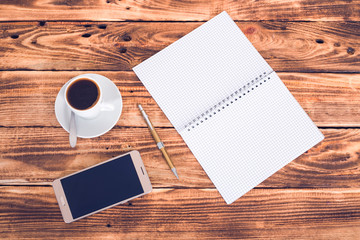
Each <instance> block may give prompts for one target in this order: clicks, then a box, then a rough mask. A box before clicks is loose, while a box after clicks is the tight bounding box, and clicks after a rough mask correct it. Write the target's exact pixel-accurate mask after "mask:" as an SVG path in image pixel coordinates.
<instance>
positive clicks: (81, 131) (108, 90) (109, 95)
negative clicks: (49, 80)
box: [55, 74, 122, 138]
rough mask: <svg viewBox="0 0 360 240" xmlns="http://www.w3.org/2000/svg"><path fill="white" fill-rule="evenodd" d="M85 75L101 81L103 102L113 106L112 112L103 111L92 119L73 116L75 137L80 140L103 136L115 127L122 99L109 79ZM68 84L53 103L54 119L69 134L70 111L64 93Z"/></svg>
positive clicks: (96, 75) (95, 75)
mask: <svg viewBox="0 0 360 240" xmlns="http://www.w3.org/2000/svg"><path fill="white" fill-rule="evenodd" d="M86 75H88V76H89V77H96V78H98V79H99V80H100V81H101V87H102V89H103V102H104V103H110V104H113V105H114V110H113V111H103V112H101V113H100V115H99V116H98V117H96V118H94V119H90V120H89V119H84V118H81V117H78V116H76V115H75V122H76V128H77V136H78V137H81V138H93V137H98V136H100V135H103V134H104V133H106V132H108V131H109V130H110V129H112V128H113V127H114V126H115V124H116V123H117V121H118V120H119V118H120V115H121V111H122V99H121V95H120V92H119V89H118V88H117V87H116V85H115V84H114V83H113V82H112V81H111V80H110V79H108V78H106V77H104V76H101V75H98V74H86ZM68 84H69V82H67V83H66V84H65V85H64V86H63V87H62V88H61V90H60V91H59V93H58V95H57V97H56V101H55V114H56V118H57V120H58V122H59V123H60V125H61V126H62V127H63V128H64V129H65V130H66V131H67V132H69V125H70V116H71V111H70V109H69V108H68V107H67V106H66V103H65V99H64V91H65V88H66V86H67V85H68Z"/></svg>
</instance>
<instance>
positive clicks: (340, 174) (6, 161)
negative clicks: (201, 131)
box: [0, 127, 360, 188]
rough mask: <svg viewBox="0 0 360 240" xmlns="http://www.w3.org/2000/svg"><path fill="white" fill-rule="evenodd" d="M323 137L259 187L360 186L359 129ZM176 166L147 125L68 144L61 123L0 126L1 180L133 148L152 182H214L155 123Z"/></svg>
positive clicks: (61, 172) (30, 177) (36, 177)
mask: <svg viewBox="0 0 360 240" xmlns="http://www.w3.org/2000/svg"><path fill="white" fill-rule="evenodd" d="M322 132H323V133H324V135H325V140H324V141H323V142H321V143H320V144H318V145H317V146H316V147H314V148H312V149H310V150H309V151H308V152H307V153H305V154H303V155H302V156H300V157H299V158H297V159H296V160H294V161H293V162H291V163H290V164H288V165H287V166H285V167H284V168H282V169H281V170H279V171H278V172H277V173H275V174H274V175H273V176H271V177H270V178H269V179H267V180H265V181H264V182H263V183H261V184H260V185H259V186H258V187H260V188H316V187H326V188H331V187H360V181H359V180H360V152H359V145H360V130H359V129H347V130H346V129H333V130H331V129H327V130H322ZM158 133H159V135H160V137H161V138H162V140H163V141H164V143H165V145H166V146H167V150H168V152H169V154H170V156H171V157H172V160H173V162H174V164H175V166H176V168H177V170H178V173H179V176H180V181H178V180H177V179H176V178H175V177H174V176H173V174H172V172H171V171H170V170H169V168H168V166H167V164H166V162H165V160H164V159H163V157H162V155H161V152H160V151H159V150H158V149H157V148H156V144H155V143H154V140H153V139H152V137H151V134H150V132H149V130H148V129H147V128H127V127H126V128H118V127H117V128H115V129H112V130H111V131H110V132H108V133H106V134H105V135H103V136H101V137H98V138H94V139H79V140H78V145H77V147H76V149H72V148H70V146H69V137H68V134H67V133H66V132H65V131H64V130H63V129H62V128H47V127H45V128H31V127H25V128H0V135H1V136H2V137H1V139H0V153H1V155H0V162H1V165H0V184H3V185H24V184H29V185H31V184H35V185H36V184H40V185H48V184H50V182H51V181H53V180H54V179H56V178H59V177H62V176H66V175H68V174H70V173H73V172H76V171H79V170H81V169H84V168H86V167H88V166H92V165H94V164H97V163H100V162H102V161H105V160H106V159H108V158H111V157H114V156H117V155H120V154H123V153H126V152H128V151H131V150H138V151H140V153H141V156H142V158H143V161H144V164H145V167H146V169H147V171H148V174H149V176H150V179H151V182H152V183H153V186H154V187H156V188H159V187H165V188H167V187H176V188H189V187H192V188H214V186H213V184H212V183H211V181H210V180H209V178H208V177H207V175H206V174H205V172H204V171H203V170H202V168H201V166H200V165H199V163H198V162H197V161H196V159H195V158H194V156H193V155H192V154H191V152H190V150H189V149H188V148H187V146H186V145H185V143H184V142H183V140H182V139H181V137H180V135H178V133H177V132H176V131H175V130H174V129H172V128H170V129H158Z"/></svg>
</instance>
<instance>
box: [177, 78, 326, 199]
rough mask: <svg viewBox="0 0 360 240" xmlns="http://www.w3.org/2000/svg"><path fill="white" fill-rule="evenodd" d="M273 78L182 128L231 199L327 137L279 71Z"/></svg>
mask: <svg viewBox="0 0 360 240" xmlns="http://www.w3.org/2000/svg"><path fill="white" fill-rule="evenodd" d="M269 77H270V79H268V78H266V80H267V81H266V82H262V83H261V84H260V83H258V84H256V85H254V87H253V88H254V90H252V89H251V88H250V93H247V91H246V95H245V96H244V95H242V94H241V96H242V97H241V98H239V97H235V98H237V100H236V101H235V100H234V101H233V103H230V104H229V106H228V107H225V109H222V108H221V111H220V112H218V113H217V114H216V115H213V116H212V117H209V118H208V120H206V121H204V122H203V123H201V124H199V125H196V126H195V128H190V131H187V129H185V130H183V131H182V132H180V135H181V136H182V137H183V139H184V140H185V142H186V144H187V145H188V147H189V148H190V150H191V152H192V153H193V154H194V156H195V157H196V159H197V160H198V161H199V162H200V164H201V166H202V167H203V169H204V170H205V172H206V173H207V175H208V176H209V178H210V179H211V181H212V182H213V183H214V185H215V186H216V188H217V189H218V191H219V192H220V194H221V195H222V197H223V198H224V200H225V201H226V203H228V204H230V203H232V202H234V201H235V200H236V199H238V198H239V197H241V196H242V195H243V194H245V193H246V192H248V191H249V190H251V189H252V188H254V187H255V186H257V185H258V184H259V183H261V182H262V181H264V180H265V179H266V178H268V177H270V176H271V175H272V174H273V173H275V172H276V171H278V170H279V169H280V168H282V167H283V166H285V165H286V164H288V163H289V162H290V161H292V160H293V159H295V158H297V157H298V156H300V155H301V154H302V153H304V152H305V151H307V150H308V149H310V148H311V147H312V146H314V145H315V144H317V143H318V142H320V141H321V140H322V139H323V138H324V136H323V135H322V133H321V132H320V131H319V129H318V128H317V127H316V126H315V124H314V123H313V122H312V121H311V119H310V118H309V117H308V115H307V114H306V113H305V112H304V110H303V109H302V108H301V106H300V105H299V104H298V102H297V101H296V100H295V98H294V97H293V96H292V95H291V93H290V92H289V91H288V89H287V88H286V87H285V85H284V84H283V83H282V81H281V80H280V79H279V78H278V76H277V74H276V73H275V72H273V73H271V74H270V75H269ZM256 86H257V87H256Z"/></svg>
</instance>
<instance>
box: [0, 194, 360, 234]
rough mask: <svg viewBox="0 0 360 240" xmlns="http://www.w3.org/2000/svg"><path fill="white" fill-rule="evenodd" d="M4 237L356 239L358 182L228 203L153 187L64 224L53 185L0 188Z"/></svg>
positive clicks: (252, 196)
mask: <svg viewBox="0 0 360 240" xmlns="http://www.w3.org/2000/svg"><path fill="white" fill-rule="evenodd" d="M0 196H1V197H0V216H1V217H0V238H2V239H13V238H17V239H19V238H21V239H22V238H41V239H59V238H62V239H63V238H66V239H70V238H71V239H75V238H81V239H189V238H191V239H199V238H201V239H244V238H256V239H294V238H296V239H309V238H313V237H314V236H316V239H356V238H357V237H358V236H359V234H360V189H358V188H356V189H312V190H305V189H303V190H291V189H255V190H252V191H251V192H249V193H248V194H246V195H245V196H243V197H242V198H240V199H239V200H237V201H236V202H235V203H233V204H231V205H226V204H225V202H224V201H223V199H222V198H221V196H220V195H219V193H218V192H217V191H216V190H208V189H155V190H154V191H153V192H152V193H150V194H148V195H146V196H144V197H142V198H139V199H135V200H132V201H131V204H129V203H126V204H124V205H119V206H116V207H113V208H111V209H108V210H105V211H103V212H100V213H97V214H95V215H93V216H90V217H88V218H85V219H81V220H79V221H77V222H74V223H71V224H65V223H64V222H63V220H62V217H61V214H60V210H59V208H58V206H57V203H56V200H55V196H54V193H53V190H52V188H51V187H0Z"/></svg>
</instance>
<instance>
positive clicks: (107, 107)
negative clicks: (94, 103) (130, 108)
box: [100, 103, 115, 112]
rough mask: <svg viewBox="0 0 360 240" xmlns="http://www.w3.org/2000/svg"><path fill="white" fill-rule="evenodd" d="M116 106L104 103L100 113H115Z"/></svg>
mask: <svg viewBox="0 0 360 240" xmlns="http://www.w3.org/2000/svg"><path fill="white" fill-rule="evenodd" d="M114 108H115V107H114V105H113V104H109V103H103V104H101V108H100V111H102V112H110V111H114Z"/></svg>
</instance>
